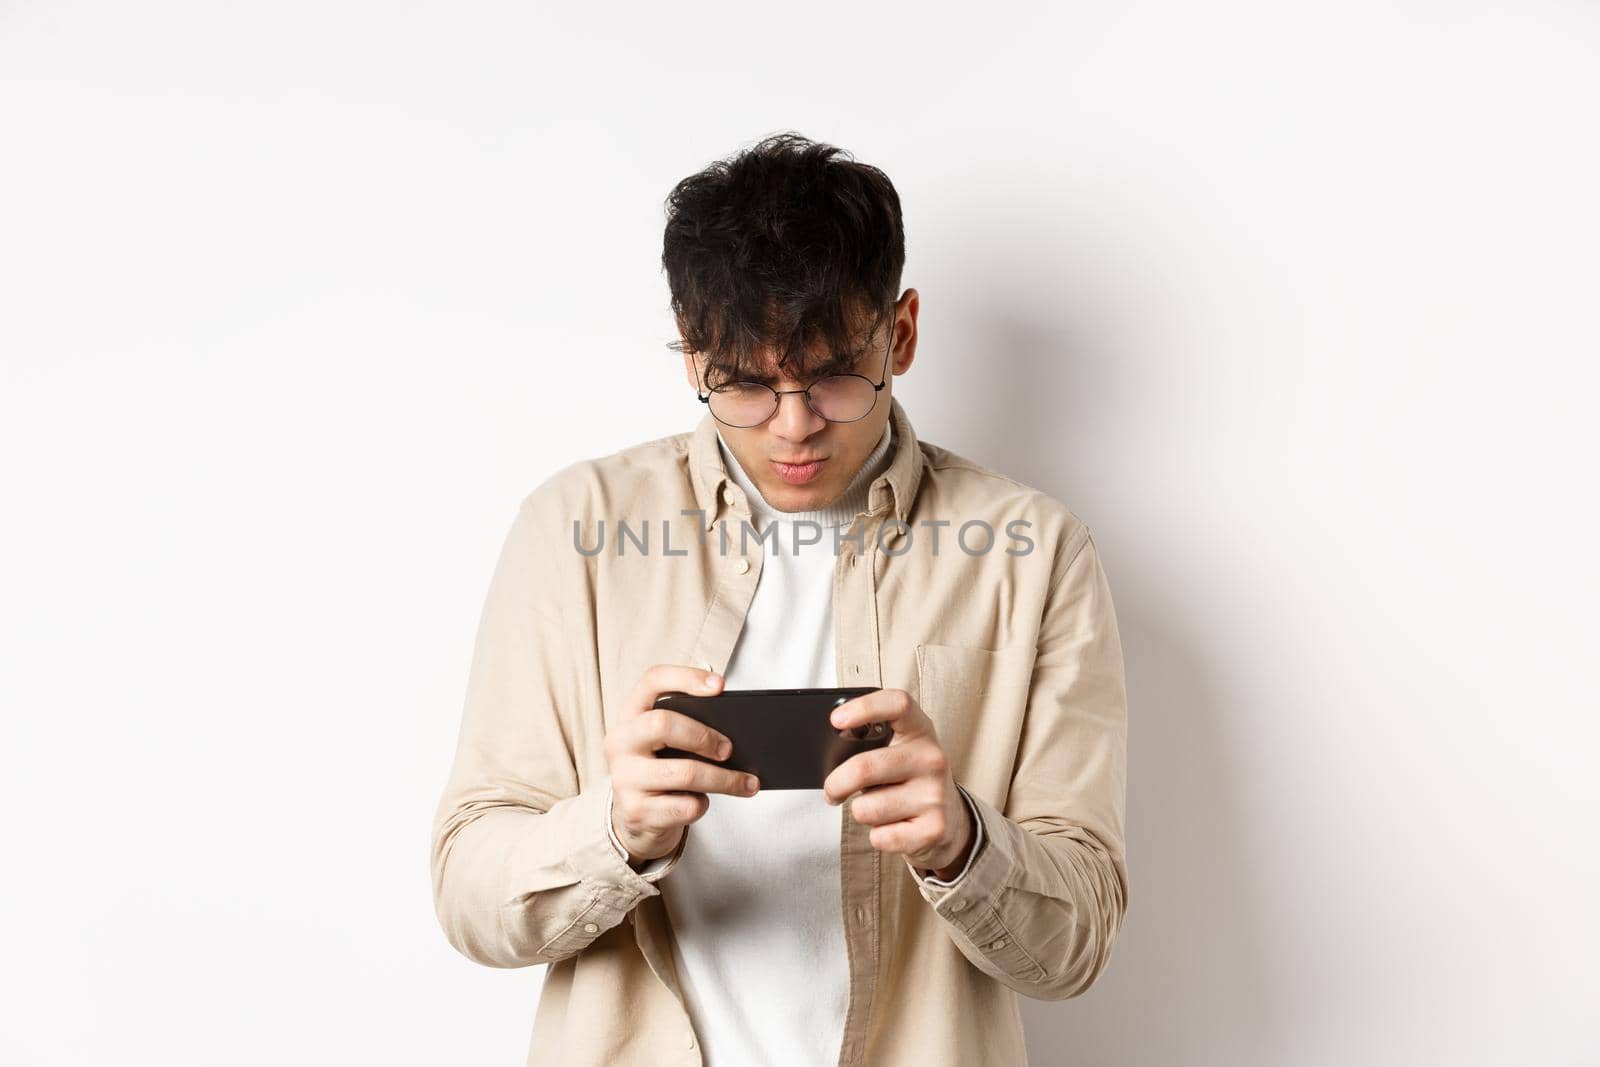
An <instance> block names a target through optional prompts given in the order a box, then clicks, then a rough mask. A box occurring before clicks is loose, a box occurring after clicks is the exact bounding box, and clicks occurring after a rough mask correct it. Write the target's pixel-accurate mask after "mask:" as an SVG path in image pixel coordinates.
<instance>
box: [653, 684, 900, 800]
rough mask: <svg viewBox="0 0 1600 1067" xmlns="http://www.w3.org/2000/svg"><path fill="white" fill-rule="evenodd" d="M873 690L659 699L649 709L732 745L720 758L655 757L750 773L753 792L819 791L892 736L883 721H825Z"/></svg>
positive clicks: (675, 753)
mask: <svg viewBox="0 0 1600 1067" xmlns="http://www.w3.org/2000/svg"><path fill="white" fill-rule="evenodd" d="M878 688H879V687H878V686H874V685H869V686H853V687H849V688H842V689H728V690H725V691H723V692H721V693H717V694H715V695H713V696H700V695H695V694H692V693H678V692H673V693H662V694H661V695H660V696H659V697H657V698H656V702H655V706H656V707H658V708H668V709H670V710H672V711H676V712H680V713H682V714H684V715H687V716H689V718H691V719H695V720H697V721H699V722H703V723H705V724H706V725H707V726H709V727H711V728H712V729H713V730H716V731H718V732H719V733H721V734H723V735H724V736H725V737H727V738H728V740H730V741H732V742H733V752H732V753H731V754H730V755H729V756H728V758H727V759H725V760H714V759H711V758H709V757H707V756H702V755H700V754H699V753H697V752H685V751H683V750H682V749H676V748H663V749H659V750H658V751H657V752H656V756H657V758H677V759H697V760H700V761H702V762H704V763H714V764H716V765H717V766H719V767H729V768H732V769H733V770H736V771H744V772H745V773H747V774H753V775H755V776H756V778H757V779H759V780H760V782H761V789H762V791H763V792H765V791H766V790H768V789H821V788H822V783H823V781H824V780H825V779H826V778H827V777H828V775H830V774H832V773H833V770H834V768H835V767H837V766H839V764H841V763H843V762H844V761H845V760H847V759H849V758H850V757H851V756H854V755H855V754H856V753H857V752H867V751H870V750H872V749H875V748H882V747H884V746H885V745H887V744H888V743H889V741H890V740H891V739H892V738H893V737H894V728H893V727H891V726H890V725H889V724H888V723H883V722H875V723H866V724H863V725H861V726H857V727H854V728H852V729H851V730H848V731H842V730H840V729H839V728H838V727H837V726H834V725H833V724H832V723H831V722H829V721H828V716H829V715H831V714H832V713H833V709H834V708H836V707H838V706H839V705H840V704H843V703H845V702H846V701H848V700H853V699H854V698H856V697H858V696H863V695H865V694H867V693H873V692H876V691H877V690H878Z"/></svg>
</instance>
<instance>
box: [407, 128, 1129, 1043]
mask: <svg viewBox="0 0 1600 1067" xmlns="http://www.w3.org/2000/svg"><path fill="white" fill-rule="evenodd" d="M663 262H664V265H665V268H666V271H667V275H668V281H669V285H670V287H671V291H672V303H673V310H674V313H675V317H676V320H677V323H678V329H679V335H680V336H679V339H678V341H676V342H674V343H673V345H672V346H671V347H673V348H675V349H678V350H680V351H681V352H682V354H683V362H684V374H685V379H686V383H687V384H689V385H690V386H691V387H692V388H693V389H694V390H695V396H697V397H698V398H699V399H700V400H701V401H702V402H703V403H705V404H706V405H707V410H706V411H705V412H704V415H703V417H702V418H701V420H700V423H699V425H698V427H697V428H696V429H695V430H693V431H691V432H686V433H680V434H676V435H673V436H669V437H664V438H660V439H658V440H654V441H648V442H645V443H642V444H638V445H635V446H632V447H630V448H626V449H623V450H622V451H619V452H616V453H613V454H611V455H608V456H604V457H601V458H598V459H592V460H586V461H582V462H578V463H573V464H571V465H569V466H566V467H564V468H562V469H561V470H559V471H557V472H556V473H555V474H554V475H552V476H551V477H550V478H548V479H547V480H546V481H545V482H544V483H543V484H541V485H540V486H538V487H537V488H535V489H534V490H533V491H532V492H530V493H529V494H528V495H527V496H526V497H525V498H524V499H523V501H522V503H521V507H520V509H519V510H518V513H517V515H516V518H515V520H514V522H513V523H512V525H511V530H510V533H509V534H508V536H507V538H506V541H505V543H504V545H503V547H502V550H501V553H500V557H499V560H498V563H497V565H496V568H495V571H494V575H493V578H492V580H491V583H490V588H489V592H488V595H487V598H486V601H485V604H484V608H483V613H482V616H481V618H480V620H479V629H478V639H477V644H476V647H475V651H474V655H473V661H472V666H471V672H470V677H469V682H468V688H467V697H466V706H465V710H464V714H463V718H462V726H461V735H460V740H459V744H458V748H457V752H456V759H455V764H454V767H453V770H452V773H451V776H450V780H449V784H448V786H447V787H446V790H445V793H444V796H443V798H442V799H441V802H440V805H439V810H438V814H437V818H436V820H435V825H434V834H433V854H432V860H433V886H434V897H435V903H436V906H437V910H438V915H439V919H440V922H441V924H442V925H443V927H444V930H445V932H446V935H447V937H448V938H449V940H450V943H451V944H452V945H454V946H455V947H456V948H457V949H458V950H459V951H461V952H462V953H464V954H465V955H467V956H468V957H469V958H471V959H474V960H476V961H478V962H480V963H484V964H487V965H490V966H497V967H524V966H530V965H533V964H548V965H550V966H549V970H548V972H547V973H546V976H545V981H544V986H543V990H542V993H541V996H540V1000H539V1005H538V1009H537V1012H536V1015H535V1022H534V1029H533V1036H532V1041H531V1043H530V1047H529V1051H528V1061H527V1062H528V1063H529V1064H560V1065H563V1067H576V1065H583V1064H605V1065H612V1067H616V1065H631V1064H649V1065H651V1067H655V1065H659V1064H710V1065H712V1067H747V1065H752V1064H783V1065H790V1064H795V1065H801V1064H806V1065H809V1064H834V1063H837V1064H871V1065H874V1067H880V1065H882V1067H895V1065H901V1064H904V1065H912V1064H915V1065H918V1067H926V1065H927V1064H961V1065H966V1064H990V1063H992V1064H1007V1065H1009V1064H1022V1063H1025V1062H1026V1059H1027V1057H1026V1053H1025V1050H1024V1044H1023V1035H1022V1027H1021V1023H1020V1017H1019V1015H1018V1011H1017V999H1016V997H1017V994H1018V993H1021V994H1023V995H1026V996H1029V997H1034V998H1038V999H1061V998H1066V997H1072V996H1077V995H1078V994H1081V993H1083V992H1084V991H1085V990H1087V989H1088V988H1089V987H1090V986H1091V985H1092V984H1093V983H1094V982H1095V980H1096V979H1097V978H1098V977H1099V975H1100V974H1101V973H1102V972H1103V971H1104V969H1105V967H1106V965H1107V963H1108V961H1109V959H1110V957H1111V952H1112V946H1113V944H1114V942H1115V939H1116V936H1117V934H1118V932H1119V931H1120V929H1121V926H1122V922H1123V917H1124V915H1125V914H1126V910H1127V906H1128V874H1127V866H1126V858H1125V853H1124V840H1123V813H1124V795H1125V776H1126V739H1127V701H1126V693H1125V684H1124V676H1123V662H1122V650H1121V644H1120V639H1119V637H1118V632H1117V625H1116V616H1115V612H1114V609H1113V606H1112V602H1111V594H1110V590H1109V587H1108V585H1107V580H1106V575H1105V572H1104V569H1103V568H1102V566H1101V564H1100V560H1099V556H1098V553H1097V551H1096V546H1095V543H1094V540H1093V538H1092V537H1091V536H1090V534H1089V530H1088V528H1087V526H1086V525H1085V524H1084V523H1083V522H1082V521H1081V520H1080V519H1079V518H1078V517H1077V516H1076V515H1074V514H1073V513H1072V512H1071V511H1070V510H1068V509H1067V508H1066V507H1064V506H1063V505H1062V504H1060V503H1059V502H1057V501H1055V500H1053V499H1052V498H1050V497H1048V496H1046V495H1045V494H1043V493H1040V492H1038V491H1037V490H1034V489H1032V488H1029V487H1028V486H1025V485H1022V484H1020V483H1018V482H1016V481H1014V480H1012V479H1010V478H1007V477H1005V476H1004V475H1001V474H998V473H995V472H993V471H990V470H987V469H985V468H984V467H982V466H980V465H978V464H976V463H973V462H972V461H970V460H967V459H964V458H962V457H960V456H957V455H955V454H954V453H951V452H949V451H948V450H946V449H943V448H940V447H939V446H937V445H934V444H931V443H930V442H927V441H924V440H920V439H919V438H918V437H917V436H916V434H915V432H914V430H913V429H912V425H911V422H910V420H909V418H908V417H907V415H906V413H905V411H904V409H903V408H902V406H901V405H900V403H899V401H898V400H896V399H894V397H893V396H892V392H893V390H892V381H893V378H894V377H895V376H897V375H902V374H904V373H906V371H907V370H909V369H910V367H911V365H912V361H913V359H914V356H915V353H916V344H917V311H918V299H919V297H918V294H917V291H916V290H915V289H907V290H905V291H904V292H903V293H902V292H901V291H900V275H901V269H902V265H903V263H904V237H903V229H902V222H901V214H900V203H899V198H898V195H897V194H896V192H895V190H894V187H893V186H892V184H890V182H889V180H888V179H887V178H886V177H885V176H884V175H883V173H882V172H881V171H879V170H877V169H876V168H873V167H869V166H866V165H864V164H860V163H857V162H855V161H854V160H852V159H850V158H848V156H847V154H845V153H841V152H840V150H839V149H837V148H833V147H832V146H829V145H822V144H816V143H813V142H810V141H808V140H806V139H805V138H802V137H799V136H798V135H793V134H782V135H777V136H775V137H772V138H768V139H767V140H765V141H763V142H761V143H760V144H758V145H756V146H755V147H753V148H751V149H749V150H748V151H746V152H744V153H741V154H740V155H739V156H737V157H736V158H734V159H733V160H731V161H726V162H719V163H717V164H715V165H713V166H711V167H709V168H707V169H706V170H705V171H702V172H701V173H699V174H696V175H693V176H691V177H689V178H687V179H685V180H684V181H683V182H681V183H679V185H678V186H677V188H676V189H675V190H674V191H673V194H672V196H671V197H670V199H669V201H668V223H667V230H666V239H665V246H664V255H663ZM897 294H898V295H897ZM601 414H603V412H601ZM809 686H877V687H879V688H878V689H877V690H876V691H875V692H872V693H870V694H868V695H866V696H863V697H859V698H857V699H855V700H852V701H850V702H849V703H848V704H846V705H843V706H841V707H839V708H836V709H835V710H834V711H833V712H832V718H831V725H832V727H834V728H836V729H839V730H849V729H851V728H853V727H855V726H859V725H862V724H866V723H871V722H887V723H889V724H890V725H891V726H892V727H893V731H894V734H893V739H892V742H891V744H889V745H888V746H887V747H884V748H881V749H878V750H876V751H871V752H862V753H858V754H857V755H855V756H853V757H851V758H850V759H848V760H847V761H845V762H844V763H842V764H841V765H840V766H839V767H838V768H837V769H835V770H834V771H833V772H832V773H831V774H830V775H829V776H828V778H827V780H826V781H825V782H824V783H823V788H822V789H820V790H816V789H811V790H771V791H766V792H763V791H761V790H760V788H759V783H756V782H752V781H748V780H746V776H745V775H742V774H739V773H736V772H734V771H733V770H731V769H729V768H728V767H725V766H721V765H719V762H713V761H721V760H724V759H726V757H727V755H728V748H727V743H728V740H729V739H728V738H726V737H724V736H722V735H720V734H718V733H716V732H715V731H713V730H710V729H709V728H707V727H704V726H702V725H700V724H699V723H697V722H696V721H695V720H693V719H691V718H689V717H687V716H683V715H680V714H677V713H675V712H670V711H665V710H660V709H654V708H653V705H654V702H655V700H656V698H657V697H658V696H659V695H660V694H662V693H664V692H669V691H680V692H688V693H703V694H713V693H716V692H719V691H721V690H722V689H734V688H737V689H750V688H788V687H809ZM669 746H670V747H674V748H678V749H682V750H686V751H692V752H696V753H699V754H701V755H703V756H705V757H706V759H704V760H700V759H686V758H676V759H668V758H662V757H658V756H656V755H655V753H656V752H657V751H658V750H660V749H661V748H663V747H669ZM1063 1062H1065V1059H1064V1060H1063Z"/></svg>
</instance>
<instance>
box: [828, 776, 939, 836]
mask: <svg viewBox="0 0 1600 1067" xmlns="http://www.w3.org/2000/svg"><path fill="white" fill-rule="evenodd" d="M938 786H939V783H937V782H934V781H933V780H932V779H928V778H919V779H914V780H913V781H909V782H900V783H898V784H896V785H879V786H873V787H871V788H870V789H867V790H864V791H863V792H862V794H861V795H860V796H858V797H856V798H855V800H854V801H852V802H851V804H850V816H851V818H853V819H855V821H856V822H859V823H864V824H866V825H867V826H883V825H884V824H886V823H892V822H899V821H900V820H902V819H914V818H917V817H918V816H920V815H924V814H926V813H928V812H930V811H933V810H934V809H936V808H940V807H943V806H944V791H943V790H942V789H940V788H938Z"/></svg>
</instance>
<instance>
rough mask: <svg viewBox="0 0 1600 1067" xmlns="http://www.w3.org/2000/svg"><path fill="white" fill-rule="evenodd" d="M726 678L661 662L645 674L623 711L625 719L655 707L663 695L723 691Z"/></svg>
mask: <svg viewBox="0 0 1600 1067" xmlns="http://www.w3.org/2000/svg"><path fill="white" fill-rule="evenodd" d="M722 681H723V679H722V676H721V675H719V674H717V673H716V672H715V671H703V670H700V669H699V668H698V667H685V666H683V665H682V664H679V663H657V664H656V665H655V666H653V667H651V668H650V669H649V670H647V671H645V672H644V675H643V676H642V677H640V679H639V681H638V682H637V683H636V684H635V685H634V687H633V690H632V691H631V692H630V693H629V694H628V699H627V701H626V703H625V704H624V705H623V708H622V718H624V719H629V718H632V717H633V716H635V715H640V714H643V713H644V712H646V711H649V710H650V709H651V708H653V707H655V704H656V697H658V696H660V695H661V694H662V693H694V694H696V695H698V696H709V695H711V694H712V693H718V692H721V691H722Z"/></svg>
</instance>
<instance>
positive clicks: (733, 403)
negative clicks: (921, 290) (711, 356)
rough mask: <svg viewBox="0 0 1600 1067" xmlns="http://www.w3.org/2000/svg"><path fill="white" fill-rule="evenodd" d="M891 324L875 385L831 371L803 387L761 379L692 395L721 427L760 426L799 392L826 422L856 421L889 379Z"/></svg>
mask: <svg viewBox="0 0 1600 1067" xmlns="http://www.w3.org/2000/svg"><path fill="white" fill-rule="evenodd" d="M894 334H895V330H894V325H893V323H891V324H890V327H889V344H888V347H887V348H885V349H884V352H883V373H882V374H880V375H879V377H880V378H882V379H883V380H882V381H880V382H878V383H877V384H876V385H874V384H873V382H872V379H871V378H868V377H866V376H865V375H863V374H830V375H828V376H827V377H825V378H818V379H817V380H816V381H814V382H812V383H811V384H810V385H808V386H806V388H804V389H783V390H778V389H774V388H772V386H770V385H767V384H765V383H763V382H747V381H745V382H729V383H728V384H726V385H719V386H717V387H716V388H715V389H713V390H711V392H710V394H709V395H703V394H701V393H700V392H699V390H698V389H696V391H695V395H696V396H699V397H700V403H702V404H705V405H706V406H708V407H709V408H710V409H711V415H712V417H713V418H715V419H716V420H717V421H718V422H720V423H722V424H723V425H724V426H733V427H736V428H738V429H748V428H750V427H751V426H760V425H761V424H762V423H764V422H766V421H767V420H768V419H770V418H772V416H774V415H776V414H777V413H778V404H779V403H780V402H782V400H783V397H784V395H785V394H787V393H802V394H804V395H805V398H806V407H808V408H810V409H811V410H812V411H814V412H816V413H817V414H818V415H820V416H822V417H823V418H824V419H827V420H828V421H829V422H859V421H861V420H862V419H864V418H866V417H867V415H868V413H870V412H871V411H872V409H873V407H875V406H876V405H877V403H878V392H879V391H880V390H881V389H882V388H883V387H884V386H885V385H887V384H888V382H889V354H890V353H891V352H893V351H894ZM695 382H696V384H697V385H698V384H699V382H700V365H699V363H698V362H697V363H696V364H695Z"/></svg>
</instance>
